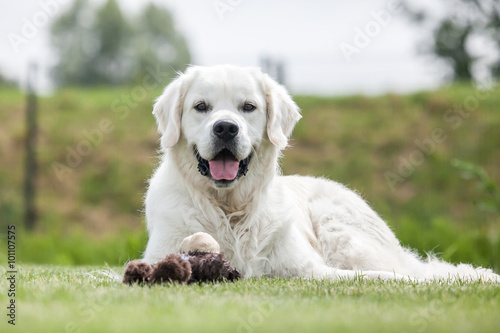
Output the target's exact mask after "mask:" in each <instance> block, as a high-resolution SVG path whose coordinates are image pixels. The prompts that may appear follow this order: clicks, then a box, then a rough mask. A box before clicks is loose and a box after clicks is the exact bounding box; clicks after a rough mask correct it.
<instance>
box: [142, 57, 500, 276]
mask: <svg viewBox="0 0 500 333" xmlns="http://www.w3.org/2000/svg"><path fill="white" fill-rule="evenodd" d="M199 100H204V101H207V102H208V103H209V104H210V105H211V106H212V108H211V109H210V110H209V111H207V112H199V111H197V110H195V109H194V105H195V104H196V103H197V101H199ZM245 101H251V102H253V103H254V104H255V105H256V106H257V109H256V110H255V111H253V112H243V111H242V110H241V109H239V105H240V104H241V103H242V102H245ZM153 113H154V115H155V116H156V119H157V122H158V126H159V130H160V132H161V133H162V140H161V142H162V150H163V155H162V160H161V164H160V166H159V167H158V169H157V170H156V172H155V173H154V175H153V177H152V178H151V181H150V186H149V189H148V193H147V196H146V202H145V205H146V219H147V227H148V231H149V243H148V245H147V248H146V252H145V254H144V261H146V262H147V263H150V264H152V263H154V262H156V261H158V260H160V259H162V258H164V257H165V255H167V254H169V253H175V252H178V251H179V246H180V244H181V242H182V241H183V239H184V238H186V237H188V236H190V235H192V234H194V233H196V232H205V233H208V234H209V235H211V236H212V237H213V238H215V240H216V241H217V242H218V243H219V245H220V250H221V252H222V253H224V254H225V256H226V257H227V258H228V259H229V260H230V262H231V264H232V265H233V266H235V267H236V268H237V269H239V270H240V271H241V272H242V273H243V274H244V276H246V277H251V276H262V275H267V276H284V277H306V278H309V277H313V278H330V279H339V278H354V277H356V276H359V275H360V274H362V276H364V277H368V278H383V279H393V278H396V279H406V278H407V277H410V278H415V279H426V280H431V279H451V280H453V279H457V278H460V279H462V280H466V281H468V280H477V279H482V280H483V281H486V280H488V281H496V282H499V281H500V276H498V275H496V274H494V273H493V272H492V271H491V270H487V269H483V268H473V267H472V266H470V265H466V264H460V265H458V266H454V265H451V264H449V263H445V262H443V261H440V260H438V259H435V258H429V259H427V260H425V261H424V260H421V259H420V258H419V257H418V256H417V255H416V254H415V253H413V252H412V251H410V250H408V249H405V248H403V247H402V246H401V245H400V244H399V241H398V240H397V239H396V237H395V236H394V234H393V232H392V231H391V230H390V229H389V227H388V226H387V225H386V223H385V222H384V221H383V220H382V219H381V218H380V217H379V216H378V215H377V213H375V212H374V211H373V210H372V209H371V208H370V207H369V206H368V204H367V203H366V202H365V201H364V200H363V199H362V198H361V197H360V196H359V195H357V194H356V193H354V192H353V191H351V190H349V189H347V188H346V187H345V186H343V185H341V184H339V183H336V182H334V181H330V180H327V179H320V178H311V177H301V176H281V175H280V169H279V166H278V158H279V156H280V152H281V150H282V149H283V148H285V147H286V146H287V144H288V138H289V136H290V134H291V132H292V129H293V127H294V125H295V123H296V122H297V121H298V120H299V119H300V114H299V109H298V107H297V106H296V104H295V103H294V102H293V101H292V99H291V98H290V96H289V95H288V93H287V92H286V90H285V89H284V88H283V87H282V86H280V85H278V84H277V83H276V82H275V81H274V80H272V79H271V78H270V77H268V76H267V75H265V74H263V73H262V72H260V70H258V69H255V68H240V67H235V66H214V67H190V68H189V69H188V70H187V71H186V72H185V73H184V74H181V75H180V76H179V77H178V78H177V79H176V80H174V81H173V82H172V83H171V84H170V85H168V87H167V88H166V89H165V92H164V93H163V95H162V96H160V97H159V99H158V100H157V103H156V104H155V106H154V111H153ZM221 119H229V120H231V121H233V122H235V123H237V124H238V126H239V128H240V132H239V133H238V136H237V138H236V143H237V147H238V148H237V154H236V155H237V156H236V157H237V158H238V159H239V160H242V159H244V158H245V157H247V156H248V155H249V154H250V153H252V152H253V157H252V159H251V162H250V165H249V171H248V174H247V175H246V176H244V177H241V178H239V179H238V180H236V181H235V182H234V184H231V185H230V186H229V187H227V188H220V187H217V184H215V183H214V182H213V181H211V180H210V179H209V178H208V177H205V176H202V175H201V174H200V173H199V172H198V170H197V165H198V162H197V160H196V158H195V156H194V154H193V149H194V147H195V146H196V147H197V148H198V150H199V153H200V155H201V156H202V157H203V158H204V159H210V158H211V157H213V154H214V151H213V149H214V147H213V134H212V131H211V129H212V126H213V124H214V122H216V121H217V120H221Z"/></svg>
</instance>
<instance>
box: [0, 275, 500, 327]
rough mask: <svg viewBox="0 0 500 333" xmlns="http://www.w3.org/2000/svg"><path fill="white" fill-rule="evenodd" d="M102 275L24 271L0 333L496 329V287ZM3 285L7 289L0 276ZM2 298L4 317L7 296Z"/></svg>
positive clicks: (499, 293)
mask: <svg viewBox="0 0 500 333" xmlns="http://www.w3.org/2000/svg"><path fill="white" fill-rule="evenodd" d="M2 270H3V272H2V273H3V274H2V276H5V273H4V271H5V270H4V268H2ZM105 270H107V268H105V267H103V266H78V267H67V266H52V265H43V266H39V265H21V267H20V269H19V276H18V281H17V285H16V290H17V295H16V305H17V318H16V326H15V329H14V328H13V327H12V326H11V325H8V324H7V319H6V317H5V315H3V316H2V317H3V319H2V323H1V324H0V327H1V331H2V332H5V331H6V330H5V328H6V327H7V326H10V327H8V328H9V330H8V331H10V332H13V331H19V332H154V331H162V332H321V331H323V332H332V331H341V332H445V331H447V332H471V331H475V332H497V331H498V327H499V325H500V318H499V316H498V314H499V313H500V285H498V284H497V285H494V284H480V283H473V284H464V285H461V284H437V283H435V284H426V285H419V284H411V283H406V282H383V281H340V282H331V281H311V280H303V279H280V278H275V279H249V280H241V281H238V282H236V283H234V284H229V283H227V284H204V285H193V286H178V285H166V286H155V287H152V288H149V287H139V286H134V287H129V286H127V285H123V284H121V283H120V282H117V281H115V280H113V279H111V278H108V277H106V276H105V275H104V274H103V273H102V272H103V271H105ZM122 270H123V269H122V268H114V269H113V271H115V272H117V273H121V271H122ZM0 286H1V287H0V289H1V290H2V291H4V290H6V289H7V280H6V279H5V278H2V280H1V282H0ZM0 300H1V302H0V303H1V304H2V308H3V309H4V310H3V312H6V310H5V305H6V304H8V299H7V295H6V294H5V293H4V292H2V294H1V295H0Z"/></svg>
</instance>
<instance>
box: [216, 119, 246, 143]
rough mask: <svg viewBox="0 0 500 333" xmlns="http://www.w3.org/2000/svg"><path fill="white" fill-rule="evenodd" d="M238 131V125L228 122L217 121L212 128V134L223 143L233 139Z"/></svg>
mask: <svg viewBox="0 0 500 333" xmlns="http://www.w3.org/2000/svg"><path fill="white" fill-rule="evenodd" d="M239 130H240V129H239V127H238V125H237V124H236V123H235V122H232V121H230V120H219V121H217V122H215V124H214V127H213V131H214V134H215V135H216V136H217V137H218V138H220V139H222V140H224V141H228V140H231V139H234V137H235V136H236V135H237V134H238V132H239Z"/></svg>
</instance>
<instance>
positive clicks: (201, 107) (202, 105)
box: [194, 102, 208, 112]
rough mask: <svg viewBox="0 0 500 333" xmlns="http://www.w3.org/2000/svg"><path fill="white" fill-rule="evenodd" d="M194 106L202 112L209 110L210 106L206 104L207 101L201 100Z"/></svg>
mask: <svg viewBox="0 0 500 333" xmlns="http://www.w3.org/2000/svg"><path fill="white" fill-rule="evenodd" d="M194 108H195V110H196V111H200V112H205V111H207V110H208V107H207V105H206V104H205V102H200V103H198V104H196V105H195V106H194Z"/></svg>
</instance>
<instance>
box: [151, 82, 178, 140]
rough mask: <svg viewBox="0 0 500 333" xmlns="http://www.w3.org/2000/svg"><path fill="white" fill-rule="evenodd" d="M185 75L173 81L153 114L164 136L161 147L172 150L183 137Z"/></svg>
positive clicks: (159, 98)
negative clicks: (183, 87) (182, 119)
mask: <svg viewBox="0 0 500 333" xmlns="http://www.w3.org/2000/svg"><path fill="white" fill-rule="evenodd" d="M182 81H183V75H181V76H180V77H178V78H177V79H175V80H174V81H172V82H171V83H170V84H169V85H168V86H167V87H166V88H165V91H163V94H162V95H161V96H160V97H158V99H157V100H156V103H155V105H154V107H153V114H154V115H155V117H156V122H157V123H158V131H159V132H160V133H161V134H162V137H161V145H162V147H163V148H164V149H167V148H171V147H173V146H175V144H176V143H177V142H178V141H179V138H180V136H181V117H182V107H183V100H184V96H183V95H184V92H183V91H182Z"/></svg>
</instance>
